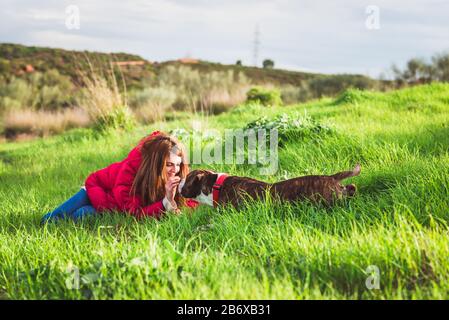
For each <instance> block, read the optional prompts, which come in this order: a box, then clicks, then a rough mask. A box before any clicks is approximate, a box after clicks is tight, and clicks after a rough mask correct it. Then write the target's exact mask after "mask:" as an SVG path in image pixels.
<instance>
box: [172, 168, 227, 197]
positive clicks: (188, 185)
mask: <svg viewBox="0 0 449 320" xmlns="http://www.w3.org/2000/svg"><path fill="white" fill-rule="evenodd" d="M217 178H218V174H217V173H215V172H212V171H209V170H193V171H191V172H190V173H189V174H188V175H187V177H186V178H185V180H182V181H181V183H180V184H179V193H180V194H181V195H182V196H183V197H184V198H192V199H195V200H198V201H199V202H201V203H207V204H211V199H212V187H213V185H214V183H215V181H216V180H217ZM205 197H206V198H207V199H208V200H204V198H205Z"/></svg>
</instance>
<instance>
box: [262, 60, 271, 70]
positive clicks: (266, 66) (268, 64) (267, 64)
mask: <svg viewBox="0 0 449 320" xmlns="http://www.w3.org/2000/svg"><path fill="white" fill-rule="evenodd" d="M263 68H264V69H273V68H274V61H273V60H271V59H265V60H264V61H263Z"/></svg>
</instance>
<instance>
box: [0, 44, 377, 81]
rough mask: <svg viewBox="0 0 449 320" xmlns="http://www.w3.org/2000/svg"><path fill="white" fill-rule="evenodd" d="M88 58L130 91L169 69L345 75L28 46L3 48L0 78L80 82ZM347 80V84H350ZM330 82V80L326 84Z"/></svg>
mask: <svg viewBox="0 0 449 320" xmlns="http://www.w3.org/2000/svg"><path fill="white" fill-rule="evenodd" d="M86 57H88V58H89V60H91V61H92V62H95V63H97V64H98V62H100V63H109V62H110V61H112V62H114V63H117V64H120V65H121V70H122V72H123V74H124V76H125V79H126V82H127V85H128V86H129V87H140V85H141V80H142V79H145V78H151V77H154V76H155V75H157V74H158V72H159V71H160V70H161V69H162V68H164V67H166V66H168V65H189V66H190V67H191V68H193V69H195V70H199V71H200V72H210V71H227V70H234V71H236V72H243V73H244V74H245V75H246V76H247V77H248V78H249V79H251V80H252V81H253V82H254V83H258V84H261V83H273V84H276V85H287V84H288V85H293V86H299V85H301V83H302V82H304V81H309V80H312V79H333V78H334V77H337V78H336V79H335V80H336V81H339V80H338V79H339V77H341V76H342V75H335V76H334V75H323V74H315V73H307V72H298V71H288V70H280V69H263V68H256V67H249V66H248V67H247V66H239V65H224V64H220V63H212V62H207V61H201V60H194V59H185V60H184V61H180V60H181V59H180V60H178V61H165V62H150V61H147V60H146V59H144V58H142V57H140V56H138V55H134V54H128V53H122V52H119V53H100V52H90V51H73V50H64V49H54V48H45V47H34V46H24V45H19V44H9V43H4V44H0V76H1V75H3V76H6V77H9V76H11V75H17V76H20V75H22V74H24V73H27V72H34V71H42V72H45V71H48V70H50V69H57V70H58V71H59V73H61V74H64V75H67V76H69V77H70V78H71V79H72V81H74V82H76V81H77V80H78V75H77V69H79V68H80V67H84V66H85V65H86ZM344 77H345V79H346V80H347V79H348V77H349V79H350V82H354V83H359V82H361V81H362V82H368V81H369V82H371V81H375V80H372V79H370V78H368V77H365V76H362V75H344ZM346 80H345V81H346ZM326 81H327V80H326Z"/></svg>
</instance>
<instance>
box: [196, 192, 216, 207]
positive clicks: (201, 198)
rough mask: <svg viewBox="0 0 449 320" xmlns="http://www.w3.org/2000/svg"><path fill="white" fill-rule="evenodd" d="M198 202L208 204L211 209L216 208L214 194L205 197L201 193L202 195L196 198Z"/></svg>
mask: <svg viewBox="0 0 449 320" xmlns="http://www.w3.org/2000/svg"><path fill="white" fill-rule="evenodd" d="M195 200H196V201H198V202H200V203H203V204H207V205H209V206H211V207H213V206H214V199H213V196H212V192H211V193H209V194H208V195H205V194H204V193H203V192H201V194H200V195H199V196H198V197H196V198H195Z"/></svg>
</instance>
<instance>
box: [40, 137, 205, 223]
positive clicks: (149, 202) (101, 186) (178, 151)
mask: <svg viewBox="0 0 449 320" xmlns="http://www.w3.org/2000/svg"><path fill="white" fill-rule="evenodd" d="M188 172H189V167H188V165H187V163H186V161H185V154H184V151H183V146H182V145H181V144H180V143H179V142H178V141H177V140H175V139H174V138H173V137H170V136H169V135H167V134H165V133H162V132H160V131H155V132H153V133H152V134H151V135H149V136H148V137H145V138H143V139H142V140H141V141H140V143H139V144H138V146H137V147H135V148H134V149H133V150H131V152H130V153H129V154H128V156H127V158H126V159H124V160H123V161H121V162H117V163H113V164H111V165H109V166H108V167H106V168H104V169H101V170H99V171H96V172H93V173H92V174H90V175H89V176H88V178H87V180H86V182H85V187H82V188H81V190H80V191H79V192H78V193H76V194H75V195H74V196H72V197H71V198H70V199H68V200H67V201H66V202H64V203H63V204H61V205H60V206H59V207H57V208H56V209H55V210H54V211H52V212H49V213H47V214H46V215H45V216H44V217H43V218H42V222H43V223H45V222H48V221H52V220H57V219H61V218H72V219H74V220H79V219H81V218H83V217H85V216H90V215H93V214H95V213H102V212H104V211H110V210H115V211H123V212H127V213H130V214H132V215H134V216H135V217H137V218H141V217H144V216H154V217H160V216H161V215H162V214H163V213H164V212H166V211H174V212H175V213H179V208H180V207H182V206H188V207H193V208H194V207H196V206H197V205H198V203H197V202H196V201H194V200H191V199H185V198H183V197H181V196H180V194H179V193H177V187H178V185H179V182H180V180H181V179H182V178H185V177H186V176H187V174H188Z"/></svg>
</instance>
